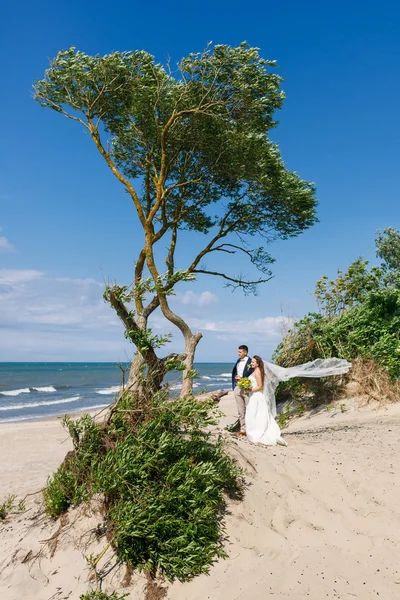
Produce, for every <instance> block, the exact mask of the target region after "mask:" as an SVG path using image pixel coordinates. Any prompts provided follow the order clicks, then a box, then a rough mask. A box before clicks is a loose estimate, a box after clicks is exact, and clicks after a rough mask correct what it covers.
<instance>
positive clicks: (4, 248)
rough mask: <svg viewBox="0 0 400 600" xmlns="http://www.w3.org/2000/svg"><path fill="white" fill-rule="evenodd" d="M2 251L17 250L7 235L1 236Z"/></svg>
mask: <svg viewBox="0 0 400 600" xmlns="http://www.w3.org/2000/svg"><path fill="white" fill-rule="evenodd" d="M0 252H15V248H14V246H13V245H12V244H10V242H9V241H8V239H7V238H6V237H0Z"/></svg>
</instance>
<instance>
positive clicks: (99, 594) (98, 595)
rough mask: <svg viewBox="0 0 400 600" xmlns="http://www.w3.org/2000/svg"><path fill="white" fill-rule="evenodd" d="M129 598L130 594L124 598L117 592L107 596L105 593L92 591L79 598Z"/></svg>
mask: <svg viewBox="0 0 400 600" xmlns="http://www.w3.org/2000/svg"><path fill="white" fill-rule="evenodd" d="M128 596H129V594H123V595H122V596H120V594H117V592H112V594H106V593H105V592H99V591H97V592H96V591H92V592H87V593H86V594H82V595H81V596H79V600H123V599H124V598H127V597H128Z"/></svg>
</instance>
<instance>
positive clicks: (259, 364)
mask: <svg viewBox="0 0 400 600" xmlns="http://www.w3.org/2000/svg"><path fill="white" fill-rule="evenodd" d="M253 358H254V360H255V361H256V363H257V367H258V368H259V369H260V373H261V385H264V378H265V369H264V361H263V359H262V358H261V356H257V355H256V354H255V355H254V356H253Z"/></svg>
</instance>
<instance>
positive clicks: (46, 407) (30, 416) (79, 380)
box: [0, 362, 233, 423]
mask: <svg viewBox="0 0 400 600" xmlns="http://www.w3.org/2000/svg"><path fill="white" fill-rule="evenodd" d="M124 366H125V367H126V366H128V365H124ZM195 368H196V369H197V370H198V372H199V375H200V377H199V379H196V380H195V383H194V388H196V391H197V392H199V391H201V390H203V389H204V390H205V391H212V390H217V389H230V387H231V372H232V368H233V363H232V364H231V363H197V364H195ZM127 375H128V372H127V373H126V377H127ZM121 377H122V374H121V370H120V369H119V367H118V365H117V364H116V363H90V362H88V363H72V362H71V363H53V362H52V363H0V423H4V422H12V421H25V420H27V421H29V420H35V419H43V418H46V417H51V416H57V415H63V414H65V413H72V412H78V411H84V410H94V409H101V408H103V407H105V406H107V405H108V404H110V403H111V402H112V401H113V398H114V395H115V394H116V393H117V392H118V390H119V387H120V384H121ZM167 381H168V383H169V384H170V386H171V393H172V395H173V394H176V395H178V394H179V389H180V387H181V373H179V372H177V371H172V372H170V373H168V376H167Z"/></svg>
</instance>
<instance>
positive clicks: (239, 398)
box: [232, 357, 254, 431]
mask: <svg viewBox="0 0 400 600" xmlns="http://www.w3.org/2000/svg"><path fill="white" fill-rule="evenodd" d="M239 361H240V358H239V359H238V360H237V361H236V364H235V366H234V367H233V370H232V389H233V393H234V395H235V400H236V406H237V409H238V417H239V421H240V430H241V431H245V429H246V423H245V415H246V406H247V404H248V402H249V395H248V394H245V393H244V390H242V389H241V388H240V387H239V386H238V385H237V383H236V379H235V377H236V375H237V366H238V363H239ZM253 371H254V369H252V368H251V358H250V357H248V358H247V361H246V364H245V365H244V369H243V375H242V377H248V376H249V375H251V374H252V372H253Z"/></svg>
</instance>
